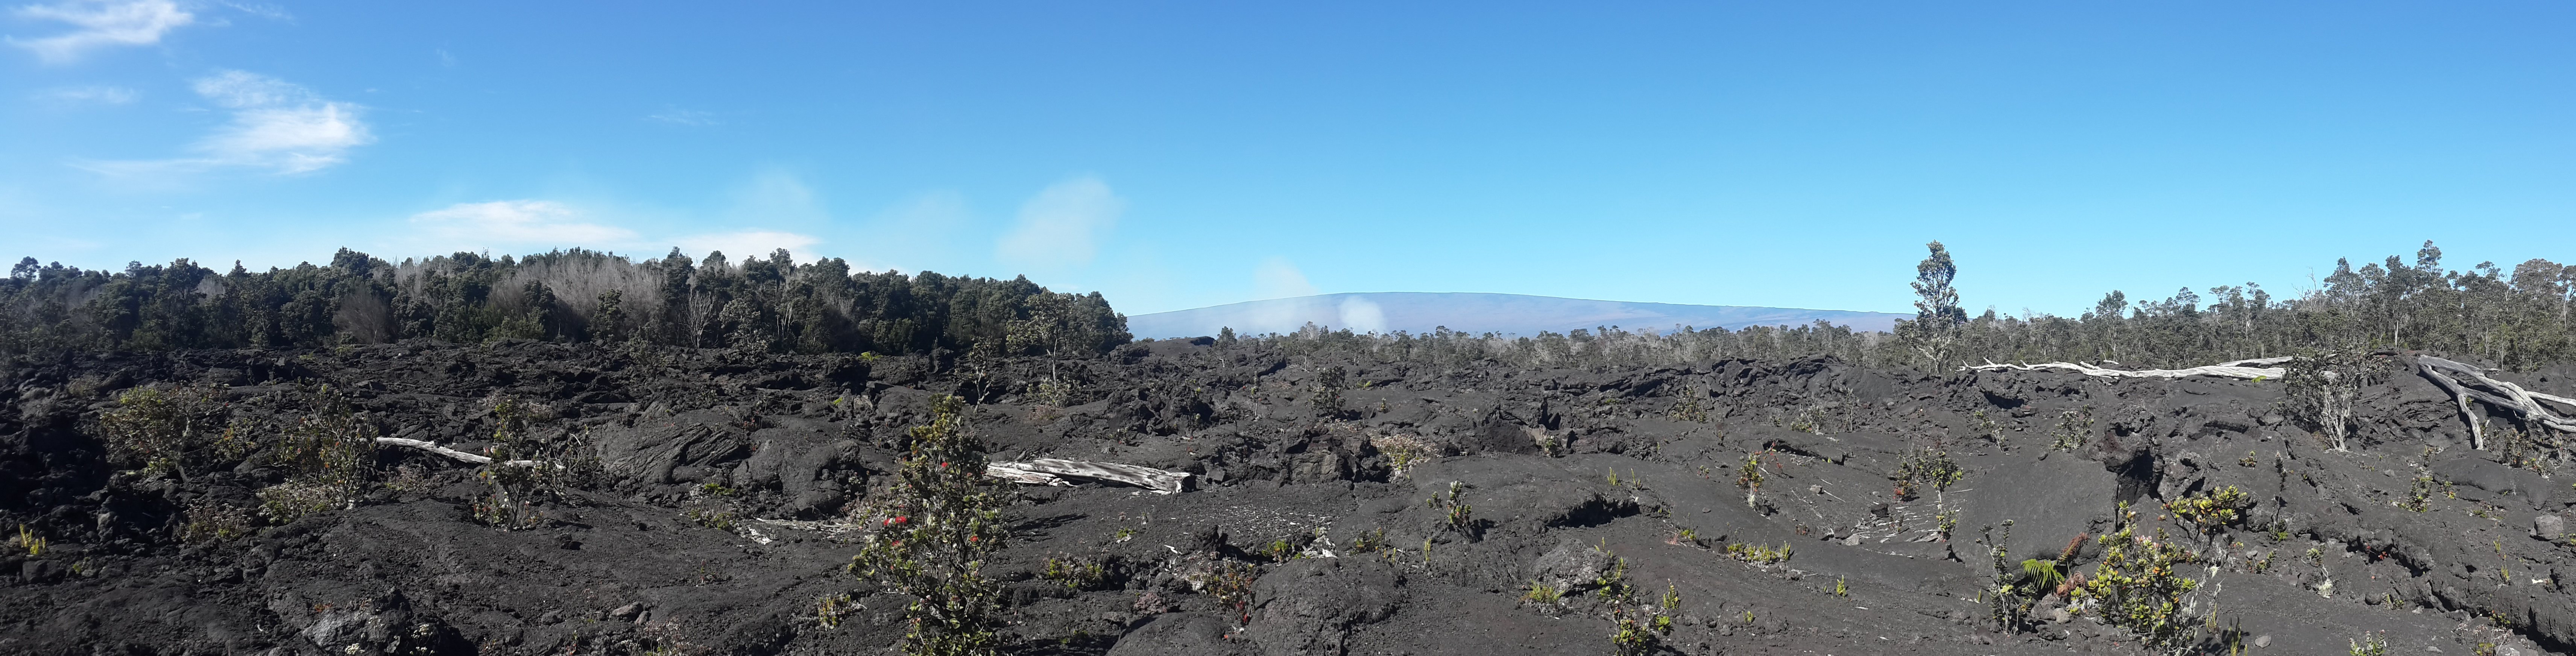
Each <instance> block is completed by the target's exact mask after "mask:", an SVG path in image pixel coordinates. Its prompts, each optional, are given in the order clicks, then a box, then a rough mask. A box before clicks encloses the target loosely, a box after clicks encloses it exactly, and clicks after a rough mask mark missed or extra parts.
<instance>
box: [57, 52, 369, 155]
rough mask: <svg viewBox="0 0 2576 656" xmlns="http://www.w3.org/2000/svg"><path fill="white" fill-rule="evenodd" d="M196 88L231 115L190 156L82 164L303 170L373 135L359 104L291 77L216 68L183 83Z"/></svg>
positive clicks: (201, 141)
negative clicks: (321, 92) (290, 80)
mask: <svg viewBox="0 0 2576 656" xmlns="http://www.w3.org/2000/svg"><path fill="white" fill-rule="evenodd" d="M190 88H192V89H194V90H195V91H196V92H197V95H200V96H204V97H205V98H206V100H208V101H210V102H212V103H214V104H215V105H216V106H219V107H222V108H225V109H228V110H231V111H232V121H231V122H229V123H227V124H225V125H224V126H223V127H221V128H217V129H216V130H215V132H214V133H213V134H209V135H206V137H205V138H203V139H199V140H198V141H197V143H195V144H192V145H190V146H189V150H190V151H191V152H192V153H194V155H193V156H191V157H182V158H176V159H166V160H144V161H112V162H87V163H84V164H81V165H80V166H81V167H82V168H86V169H90V170H93V171H98V172H101V173H107V174H110V175H143V174H155V173H174V172H175V173H187V172H195V171H201V170H205V169H210V168H217V167H243V168H258V169H268V170H269V171H271V172H274V173H279V174H295V173H309V172H312V171H318V170H321V169H325V168H329V167H331V166H335V165H338V164H340V163H342V162H346V161H348V152H349V150H350V149H352V148H356V147H358V146H363V145H367V144H369V143H373V142H375V140H376V138H375V135H374V134H372V133H370V132H368V130H367V124H366V122H365V121H363V120H361V119H360V114H362V113H363V110H364V108H362V107H359V106H358V105H356V104H353V103H345V102H339V101H334V100H330V99H326V98H323V97H322V96H320V95H319V94H315V93H313V91H312V90H311V89H306V88H304V87H301V86H297V85H295V84H290V83H288V82H285V81H283V80H279V79H277V78H273V77H268V76H265V75H259V74H256V73H248V72H243V71H222V72H219V73H216V74H214V75H210V76H206V77H203V78H198V79H197V80H196V81H195V82H194V83H192V84H191V85H190Z"/></svg>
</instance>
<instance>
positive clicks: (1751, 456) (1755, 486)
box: [1735, 449, 1771, 508]
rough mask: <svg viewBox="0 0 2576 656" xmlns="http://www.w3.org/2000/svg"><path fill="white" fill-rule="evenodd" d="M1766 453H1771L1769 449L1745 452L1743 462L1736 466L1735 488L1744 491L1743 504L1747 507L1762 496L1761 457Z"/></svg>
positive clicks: (1751, 505)
mask: <svg viewBox="0 0 2576 656" xmlns="http://www.w3.org/2000/svg"><path fill="white" fill-rule="evenodd" d="M1767 455H1771V450H1769V449H1764V450H1762V451H1758V452H1754V453H1748V454H1745V455H1744V462H1743V463H1742V465H1741V466H1739V467H1738V468H1737V469H1738V471H1737V472H1736V474H1735V488H1736V489H1739V490H1743V491H1744V506H1745V507H1747V508H1750V507H1753V506H1754V505H1755V504H1756V503H1757V502H1759V501H1760V500H1761V498H1762V478H1763V477H1762V458H1763V456H1767Z"/></svg>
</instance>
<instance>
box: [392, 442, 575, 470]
mask: <svg viewBox="0 0 2576 656" xmlns="http://www.w3.org/2000/svg"><path fill="white" fill-rule="evenodd" d="M376 443H377V444H391V445H394V446H399V447H409V448H413V449H419V450H422V451H427V452H430V453H435V454H438V455H442V456H447V457H449V458H455V459H457V460H459V461H463V462H466V463H471V464H477V465H488V464H492V457H491V456H487V455H481V454H476V453H467V452H464V451H458V450H455V449H450V448H447V447H443V446H439V445H438V443H437V442H431V441H429V440H415V439H411V438H407V437H379V438H376ZM541 464H545V463H541V462H537V461H535V460H510V461H504V462H502V463H501V465H502V466H505V467H535V466H537V465H541ZM555 466H556V467H558V468H560V467H562V466H563V465H555Z"/></svg>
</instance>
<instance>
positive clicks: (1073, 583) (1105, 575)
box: [1038, 556, 1109, 590]
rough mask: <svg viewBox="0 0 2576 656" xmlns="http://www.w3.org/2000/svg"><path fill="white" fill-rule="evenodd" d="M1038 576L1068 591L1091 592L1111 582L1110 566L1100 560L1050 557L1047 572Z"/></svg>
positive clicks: (1047, 560) (1047, 561) (1047, 562)
mask: <svg viewBox="0 0 2576 656" xmlns="http://www.w3.org/2000/svg"><path fill="white" fill-rule="evenodd" d="M1038 576H1040V577H1044V578H1045V579H1046V580H1049V581H1054V582H1056V583H1059V584H1062V585H1063V586H1064V587H1065V589H1068V590H1091V589H1096V588H1099V587H1100V585H1101V584H1102V583H1105V582H1107V581H1108V580H1109V566H1108V565H1106V564H1103V563H1101V562H1100V561H1098V560H1091V559H1084V558H1076V557H1073V556H1048V557H1047V559H1046V570H1045V571H1043V572H1041V573H1039V574H1038Z"/></svg>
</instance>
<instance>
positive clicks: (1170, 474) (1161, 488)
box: [984, 458, 1190, 494]
mask: <svg viewBox="0 0 2576 656" xmlns="http://www.w3.org/2000/svg"><path fill="white" fill-rule="evenodd" d="M984 474H985V475H986V476H992V477H994V478H1000V479H1004V480H1010V481H1015V482H1020V483H1028V484H1031V485H1070V484H1071V483H1068V482H1066V481H1064V479H1065V478H1090V479H1097V480H1103V481H1112V482H1118V483H1126V484H1128V485H1134V486H1136V487H1141V488H1145V489H1149V490H1153V491H1155V492H1158V493H1162V494H1171V493H1174V492H1179V491H1181V490H1182V489H1183V488H1184V487H1185V486H1186V485H1187V484H1188V482H1189V479H1190V473H1189V472H1179V471H1166V470H1161V469H1155V468H1152V467H1138V466H1135V465H1126V464H1119V463H1115V462H1091V461H1085V460H1058V459H1055V458H1036V459H1031V460H1025V461H1019V462H996V463H991V464H987V465H985V466H984Z"/></svg>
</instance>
